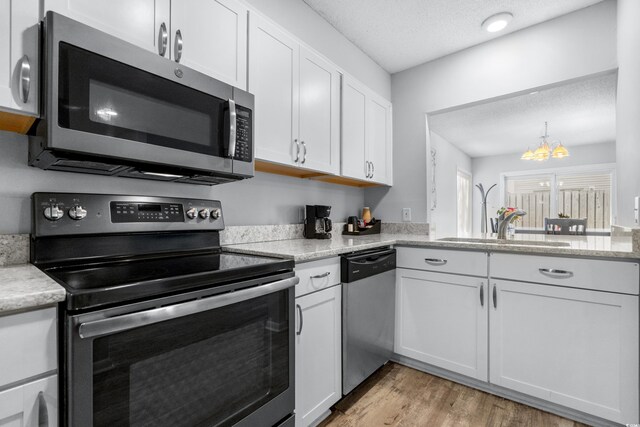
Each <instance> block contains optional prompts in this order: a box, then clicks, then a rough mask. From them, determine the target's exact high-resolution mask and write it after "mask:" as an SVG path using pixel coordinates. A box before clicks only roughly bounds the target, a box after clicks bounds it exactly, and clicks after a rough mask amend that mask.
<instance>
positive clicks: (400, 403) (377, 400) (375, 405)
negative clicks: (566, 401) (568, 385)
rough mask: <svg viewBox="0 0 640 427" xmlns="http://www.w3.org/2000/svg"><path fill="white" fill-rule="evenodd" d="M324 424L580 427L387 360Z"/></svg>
mask: <svg viewBox="0 0 640 427" xmlns="http://www.w3.org/2000/svg"><path fill="white" fill-rule="evenodd" d="M320 426H321V427H355V426H359V427H370V426H371V427H375V426H429V427H440V426H470V427H471V426H473V427H475V426H491V427H493V426H519V427H524V426H531V427H534V426H535V427H538V426H541V427H542V426H544V427H551V426H557V427H579V426H580V427H582V426H584V424H580V423H577V422H574V421H571V420H568V419H566V418H562V417H558V416H557V415H553V414H550V413H548V412H543V411H540V410H538V409H535V408H531V407H529V406H526V405H522V404H520V403H516V402H512V401H510V400H507V399H503V398H501V397H497V396H494V395H491V394H488V393H484V392H482V391H479V390H475V389H472V388H470V387H466V386H464V385H460V384H456V383H454V382H451V381H448V380H445V379H442V378H438V377H435V376H433V375H429V374H426V373H424V372H420V371H416V370H415V369H411V368H408V367H406V366H402V365H398V364H396V363H388V364H387V365H385V366H384V367H383V368H381V369H380V370H379V371H378V372H376V373H375V374H374V375H373V376H372V377H371V378H369V379H368V380H367V381H365V382H364V383H363V384H361V385H360V386H359V387H358V388H357V389H356V390H354V391H353V392H352V393H351V394H350V395H348V396H347V397H345V398H344V399H342V400H341V401H339V402H338V403H337V404H336V405H335V407H334V408H333V412H332V414H331V415H330V416H329V418H327V419H326V420H325V421H324V422H323V423H322V424H320Z"/></svg>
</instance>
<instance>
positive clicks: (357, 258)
mask: <svg viewBox="0 0 640 427" xmlns="http://www.w3.org/2000/svg"><path fill="white" fill-rule="evenodd" d="M395 268H396V250H395V249H391V248H389V247H386V248H376V249H371V250H367V251H361V252H354V253H351V254H348V255H343V256H342V257H341V260H340V278H341V282H342V283H349V282H355V281H356V280H361V279H365V278H367V277H371V276H374V275H376V274H380V273H384V272H385V271H389V270H393V269H395Z"/></svg>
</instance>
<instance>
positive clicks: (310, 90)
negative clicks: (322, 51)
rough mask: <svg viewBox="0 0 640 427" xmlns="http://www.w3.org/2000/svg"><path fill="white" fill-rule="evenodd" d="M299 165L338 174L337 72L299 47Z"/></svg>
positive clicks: (338, 92)
mask: <svg viewBox="0 0 640 427" xmlns="http://www.w3.org/2000/svg"><path fill="white" fill-rule="evenodd" d="M299 114H300V144H301V145H302V158H301V159H300V166H302V167H304V168H306V169H312V170H317V171H321V172H327V173H332V174H338V173H340V74H339V73H338V71H337V70H336V69H335V67H334V66H333V65H332V64H330V63H329V62H327V61H325V60H324V59H322V58H320V57H319V56H318V55H316V54H315V53H313V52H311V51H310V50H308V49H306V48H304V47H301V48H300V112H299Z"/></svg>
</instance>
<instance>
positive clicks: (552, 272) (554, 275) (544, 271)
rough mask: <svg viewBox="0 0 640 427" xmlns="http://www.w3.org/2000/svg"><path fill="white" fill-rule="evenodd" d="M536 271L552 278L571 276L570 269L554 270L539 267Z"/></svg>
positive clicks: (567, 277)
mask: <svg viewBox="0 0 640 427" xmlns="http://www.w3.org/2000/svg"><path fill="white" fill-rule="evenodd" d="M538 271H539V272H540V273H542V274H544V275H545V276H548V277H551V278H554V279H569V278H571V277H573V272H572V271H566V270H556V269H553V268H540V269H538Z"/></svg>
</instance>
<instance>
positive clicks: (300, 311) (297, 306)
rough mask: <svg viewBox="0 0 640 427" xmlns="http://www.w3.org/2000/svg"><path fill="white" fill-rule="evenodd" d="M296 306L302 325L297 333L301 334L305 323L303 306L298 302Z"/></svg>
mask: <svg viewBox="0 0 640 427" xmlns="http://www.w3.org/2000/svg"><path fill="white" fill-rule="evenodd" d="M296 308H297V309H298V314H299V317H300V327H299V328H298V330H297V331H296V335H300V334H301V333H302V324H303V323H304V320H303V318H302V307H300V304H296Z"/></svg>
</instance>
